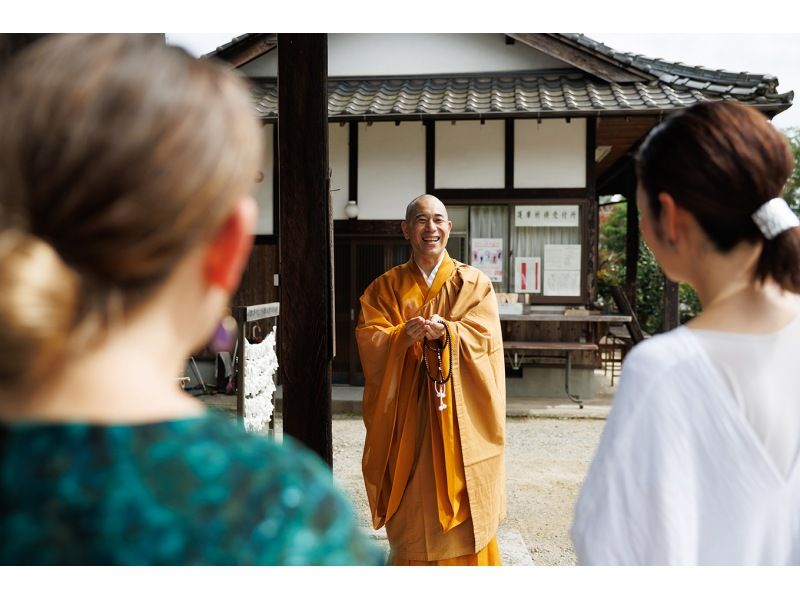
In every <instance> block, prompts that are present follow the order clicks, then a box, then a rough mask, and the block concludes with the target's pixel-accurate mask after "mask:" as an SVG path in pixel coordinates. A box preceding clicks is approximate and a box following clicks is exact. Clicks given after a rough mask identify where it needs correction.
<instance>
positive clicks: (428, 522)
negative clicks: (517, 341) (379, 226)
mask: <svg viewBox="0 0 800 598" xmlns="http://www.w3.org/2000/svg"><path fill="white" fill-rule="evenodd" d="M433 314H439V315H440V316H441V317H442V318H444V320H445V321H446V323H447V325H448V328H449V330H450V336H451V339H452V368H453V375H452V379H451V381H450V382H448V384H447V387H446V391H445V393H446V394H445V398H444V402H445V403H446V404H447V408H446V409H445V410H443V411H440V410H439V409H438V405H439V400H438V398H437V397H436V394H435V391H434V388H433V382H432V381H431V380H430V379H429V378H428V376H427V374H426V373H425V369H424V367H423V365H422V343H419V342H417V343H414V342H412V341H411V340H410V339H409V338H408V336H407V335H406V334H405V322H406V321H407V320H409V319H411V318H413V317H415V316H418V315H421V316H423V317H425V318H430V317H431V316H432V315H433ZM356 340H357V341H358V348H359V355H360V356H361V364H362V367H363V369H364V377H365V385H364V402H363V414H364V424H365V426H366V429H367V436H366V441H365V443H364V456H363V460H362V469H363V472H364V482H365V485H366V490H367V497H368V499H369V504H370V510H371V512H372V522H373V526H374V527H375V529H379V528H380V527H381V526H383V525H386V534H387V537H388V538H389V544H390V546H391V550H392V555H391V559H392V562H393V563H396V564H415V565H416V564H423V562H424V564H500V557H499V552H498V549H497V542H496V540H495V533H496V531H497V527H498V525H499V524H500V521H502V519H503V518H504V517H505V510H506V497H505V472H504V462H503V447H504V442H505V371H504V365H503V352H502V338H501V332H500V320H499V317H498V312H497V299H496V297H495V294H494V290H493V289H492V285H491V283H490V282H489V280H488V278H487V277H486V276H485V275H484V274H483V273H481V272H480V271H479V270H477V269H476V268H472V267H471V266H467V265H465V264H461V263H458V262H455V261H454V260H452V259H451V258H450V257H449V256H448V255H445V258H444V260H443V261H442V264H441V266H440V267H439V271H438V273H437V275H436V279H435V280H434V282H433V284H432V285H431V287H430V289H429V288H428V286H427V284H425V281H424V279H423V277H422V274H421V273H420V271H419V268H418V267H417V265H416V263H415V262H414V261H413V259H411V260H409V261H408V262H407V263H405V264H403V265H401V266H397V267H396V268H393V269H392V270H390V271H389V272H387V273H386V274H384V275H383V276H381V277H380V278H378V279H376V280H375V281H374V282H373V283H372V284H371V285H370V286H369V287H368V288H367V290H366V291H365V292H364V295H363V296H362V297H361V315H360V318H359V323H358V326H357V327H356ZM435 342H438V343H440V344H441V343H443V342H444V338H442V339H440V340H439V341H435ZM428 363H429V364H430V365H431V368H432V369H434V370H435V369H436V367H437V365H436V356H435V354H434V353H432V352H429V353H428ZM442 365H443V370H444V372H445V375H446V374H447V372H448V371H449V369H450V367H451V364H450V354H449V351H445V352H443V364H442ZM435 561H438V563H436V562H435Z"/></svg>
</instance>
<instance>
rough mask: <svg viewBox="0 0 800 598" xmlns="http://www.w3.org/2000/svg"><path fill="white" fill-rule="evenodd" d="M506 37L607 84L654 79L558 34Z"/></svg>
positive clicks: (514, 34)
mask: <svg viewBox="0 0 800 598" xmlns="http://www.w3.org/2000/svg"><path fill="white" fill-rule="evenodd" d="M506 35H508V36H510V37H513V38H514V39H516V40H519V41H521V42H522V43H524V44H526V45H528V46H530V47H531V48H534V49H536V50H539V51H540V52H544V53H545V54H548V55H550V56H552V57H553V58H556V59H558V60H561V61H563V62H566V63H568V64H571V65H572V66H574V67H576V68H579V69H580V70H582V71H585V72H587V73H590V74H592V75H595V76H597V77H599V78H600V79H603V80H604V81H608V82H609V83H613V82H616V83H630V82H634V81H647V80H649V79H654V78H655V77H653V76H651V75H648V74H647V73H644V72H643V71H641V70H639V69H637V68H635V67H631V66H629V65H625V64H623V63H621V62H618V61H616V60H613V59H612V58H609V57H608V56H603V55H601V54H599V53H597V52H592V51H591V50H590V49H589V48H584V47H583V46H580V45H578V44H576V43H574V42H572V41H570V40H566V39H565V38H559V37H557V34H550V33H507V34H506Z"/></svg>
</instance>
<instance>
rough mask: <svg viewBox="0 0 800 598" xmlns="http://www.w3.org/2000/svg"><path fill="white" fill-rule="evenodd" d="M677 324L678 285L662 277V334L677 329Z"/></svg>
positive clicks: (678, 315) (678, 307) (678, 309)
mask: <svg viewBox="0 0 800 598" xmlns="http://www.w3.org/2000/svg"><path fill="white" fill-rule="evenodd" d="M679 323H680V306H679V302H678V283H677V282H672V281H671V280H669V279H667V278H666V277H664V332H667V331H668V330H672V329H673V328H677V327H678V325H679Z"/></svg>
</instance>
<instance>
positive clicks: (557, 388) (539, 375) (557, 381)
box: [506, 366, 594, 401]
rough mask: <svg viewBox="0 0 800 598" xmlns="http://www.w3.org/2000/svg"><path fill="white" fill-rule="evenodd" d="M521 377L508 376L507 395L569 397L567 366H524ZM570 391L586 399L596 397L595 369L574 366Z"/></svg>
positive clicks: (544, 397) (551, 397)
mask: <svg viewBox="0 0 800 598" xmlns="http://www.w3.org/2000/svg"><path fill="white" fill-rule="evenodd" d="M520 371H521V372H522V377H521V378H514V377H511V376H506V396H507V397H509V398H510V397H530V398H537V399H567V400H569V397H567V393H566V390H564V382H565V378H564V376H565V374H566V368H565V367H562V366H558V367H552V368H549V367H530V366H522V368H521V369H520ZM570 391H571V392H572V394H573V395H578V396H579V397H580V398H581V399H583V400H584V401H588V400H590V399H592V398H594V370H591V369H588V368H586V369H584V368H577V367H573V368H572V371H571V373H570Z"/></svg>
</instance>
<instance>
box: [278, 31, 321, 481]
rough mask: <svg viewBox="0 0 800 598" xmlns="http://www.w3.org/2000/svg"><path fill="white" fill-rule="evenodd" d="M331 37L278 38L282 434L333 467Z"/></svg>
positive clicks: (314, 35)
mask: <svg viewBox="0 0 800 598" xmlns="http://www.w3.org/2000/svg"><path fill="white" fill-rule="evenodd" d="M327 85H328V50H327V36H326V35H325V34H288V33H287V34H279V35H278V98H279V100H278V159H279V161H280V162H279V166H278V171H279V190H280V191H279V201H280V208H279V211H280V303H281V326H282V328H283V330H282V333H281V344H282V349H283V350H282V354H281V355H282V359H283V361H282V363H281V369H282V371H283V431H284V433H285V434H288V435H290V436H292V437H294V438H296V439H297V440H299V441H301V442H302V443H303V444H305V445H306V446H307V447H309V448H310V449H312V450H314V451H315V452H316V453H317V454H319V456H320V457H322V459H323V460H324V461H326V462H327V463H328V465H332V463H333V446H332V437H331V362H332V359H333V331H332V329H333V326H332V322H333V313H332V301H333V293H332V290H331V289H332V287H333V285H332V280H333V266H332V260H333V246H332V240H333V233H332V229H333V226H332V220H331V205H330V197H329V188H330V177H329V172H328V91H327Z"/></svg>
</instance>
